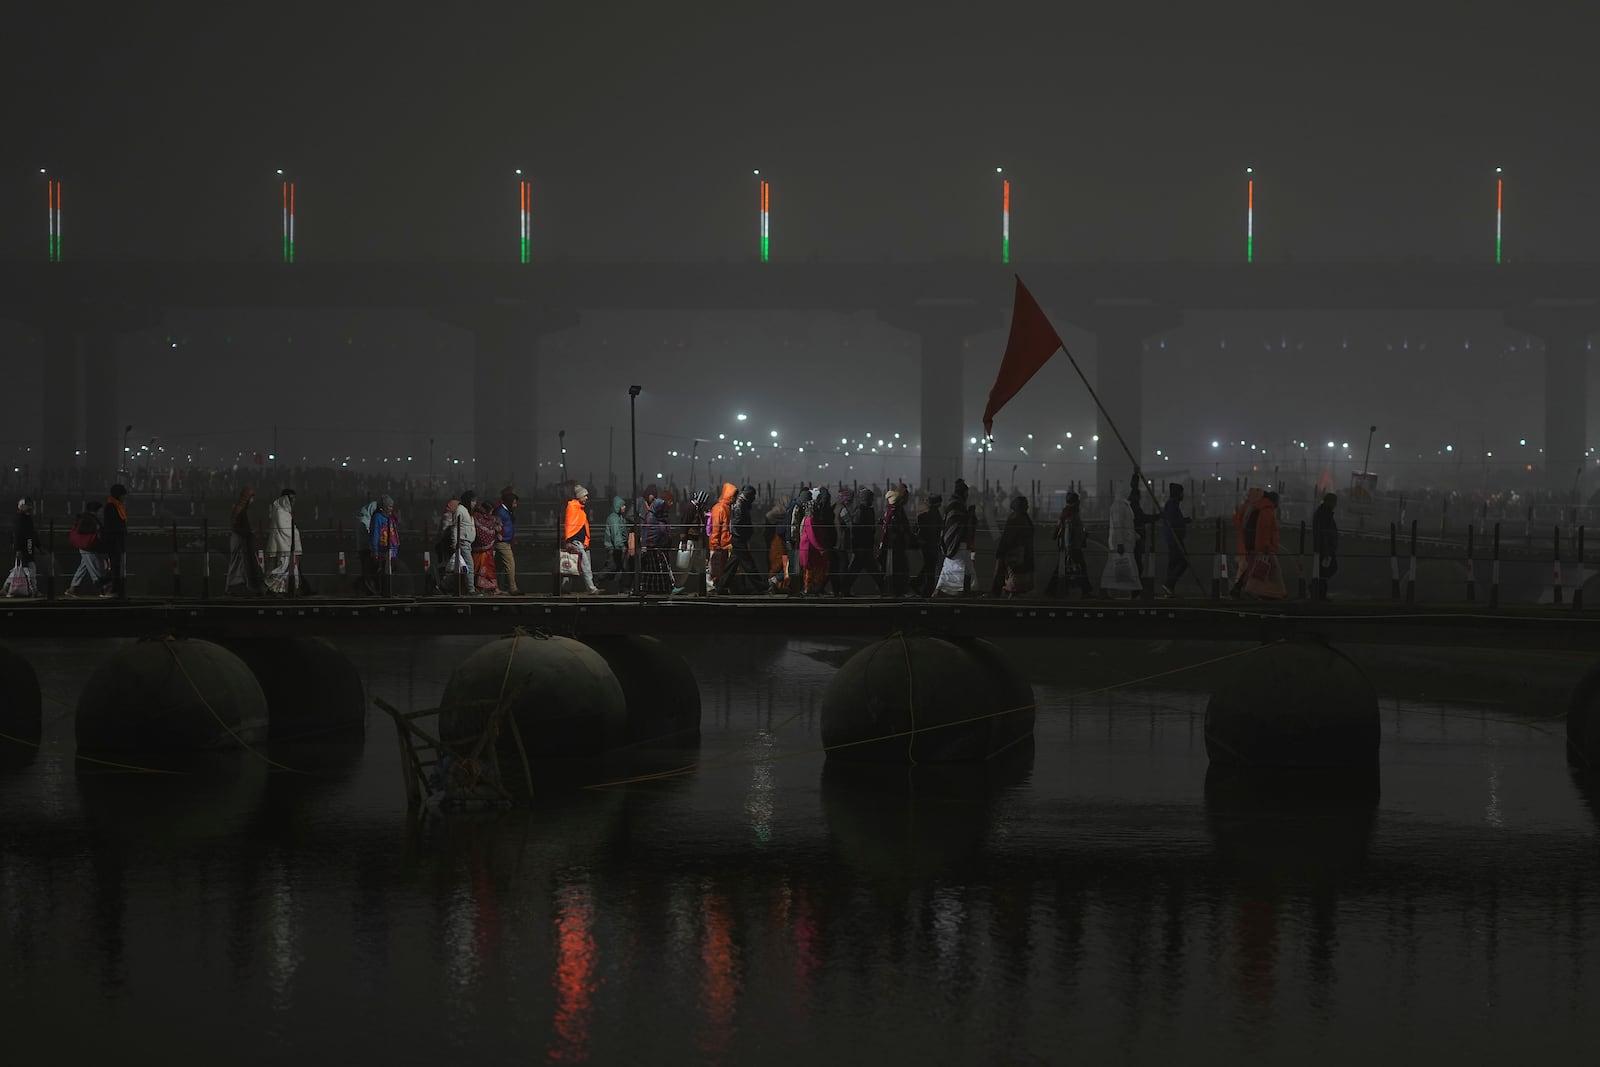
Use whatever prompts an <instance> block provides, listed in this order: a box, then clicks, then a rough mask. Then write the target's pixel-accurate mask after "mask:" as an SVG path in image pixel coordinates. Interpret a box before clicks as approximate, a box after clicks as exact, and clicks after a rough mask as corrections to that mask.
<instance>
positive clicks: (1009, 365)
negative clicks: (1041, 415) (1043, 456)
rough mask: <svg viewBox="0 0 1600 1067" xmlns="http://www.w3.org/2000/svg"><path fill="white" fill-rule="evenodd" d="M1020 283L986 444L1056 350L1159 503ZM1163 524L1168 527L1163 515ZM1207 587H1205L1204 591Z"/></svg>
mask: <svg viewBox="0 0 1600 1067" xmlns="http://www.w3.org/2000/svg"><path fill="white" fill-rule="evenodd" d="M1013 277H1015V278H1016V280H1017V292H1016V297H1015V301H1014V303H1013V304H1012V308H1011V332H1010V334H1009V335H1008V336H1007V337H1006V351H1005V355H1004V357H1002V358H1001V360H1000V372H999V373H998V374H997V375H995V379H994V385H993V386H991V387H990V389H989V402H988V404H986V405H985V406H984V409H983V435H984V440H985V441H986V442H987V440H988V439H989V437H990V436H992V435H993V433H994V417H995V415H996V414H998V413H999V411H1000V409H1001V408H1003V407H1005V406H1006V404H1007V403H1009V402H1010V401H1011V399H1012V398H1013V397H1015V396H1016V395H1017V394H1018V393H1020V392H1021V391H1022V387H1023V386H1024V385H1027V384H1028V382H1029V380H1030V379H1032V378H1033V376H1034V375H1035V374H1037V373H1039V369H1040V368H1041V367H1043V366H1044V365H1045V364H1046V363H1048V362H1049V361H1050V357H1051V356H1054V355H1055V354H1056V352H1057V351H1060V352H1063V353H1065V354H1066V357H1067V362H1069V363H1071V364H1072V369H1073V370H1074V371H1075V372H1077V375H1078V380H1079V381H1081V382H1083V387H1084V389H1085V390H1087V391H1088V393H1089V399H1091V400H1093V401H1094V406H1095V410H1096V411H1098V412H1099V413H1100V417H1101V418H1103V419H1104V420H1105V422H1106V425H1107V426H1108V427H1109V428H1110V430H1111V433H1112V434H1113V436H1115V437H1116V439H1117V444H1119V445H1120V446H1122V451H1123V452H1124V453H1125V454H1126V455H1127V457H1128V460H1129V462H1131V463H1132V464H1133V474H1134V477H1135V478H1136V479H1138V480H1139V481H1141V482H1143V484H1144V486H1145V489H1146V490H1147V491H1148V492H1149V494H1150V496H1151V498H1152V499H1156V500H1159V499H1160V497H1159V496H1158V495H1157V494H1156V490H1155V486H1154V485H1152V484H1151V482H1150V479H1149V478H1148V477H1146V476H1145V474H1144V471H1143V469H1142V468H1141V466H1140V464H1139V457H1138V456H1136V455H1134V454H1133V450H1132V449H1130V448H1129V447H1128V442H1127V441H1126V440H1125V439H1124V438H1123V436H1122V431H1121V430H1119V429H1117V424H1116V421H1115V420H1113V419H1112V418H1111V413H1110V412H1109V411H1107V410H1106V406H1105V405H1104V404H1102V403H1101V402H1100V396H1099V394H1098V393H1096V392H1095V391H1094V386H1092V385H1090V384H1089V379H1088V377H1087V376H1086V375H1085V374H1084V373H1083V368H1082V367H1080V366H1078V361H1077V360H1076V359H1074V358H1073V357H1072V352H1071V351H1070V350H1068V348H1067V346H1066V342H1064V341H1062V340H1061V335H1060V334H1058V333H1056V328H1055V327H1054V326H1052V325H1051V324H1050V319H1049V317H1048V316H1047V315H1045V313H1044V309H1043V308H1041V307H1040V306H1039V302H1038V301H1036V300H1035V299H1034V298H1033V294H1032V293H1030V292H1029V291H1028V287H1027V286H1026V285H1024V284H1022V276H1021V275H1013ZM1162 525H1163V526H1166V518H1165V515H1164V514H1163V517H1162ZM1173 544H1174V547H1175V549H1176V551H1178V552H1181V553H1184V555H1185V557H1186V558H1187V552H1185V551H1184V548H1183V545H1182V542H1179V541H1176V540H1174V541H1173ZM1189 574H1190V576H1191V577H1192V578H1194V580H1195V582H1196V583H1197V584H1198V583H1199V581H1200V579H1199V576H1198V575H1196V574H1195V573H1194V570H1193V568H1190V570H1189ZM1203 588H1204V587H1203V586H1202V589H1203Z"/></svg>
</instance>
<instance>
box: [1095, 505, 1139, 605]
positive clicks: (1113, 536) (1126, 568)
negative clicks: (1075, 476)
mask: <svg viewBox="0 0 1600 1067" xmlns="http://www.w3.org/2000/svg"><path fill="white" fill-rule="evenodd" d="M1138 535H1139V531H1138V529H1137V525H1136V523H1135V521H1134V517H1133V508H1132V507H1131V506H1130V505H1129V504H1128V502H1127V501H1126V500H1123V499H1121V498H1120V497H1118V498H1115V499H1113V500H1112V501H1111V527H1110V531H1109V532H1108V534H1107V535H1106V569H1105V573H1104V574H1102V575H1101V576H1100V588H1101V589H1102V590H1104V591H1106V592H1110V591H1112V590H1117V591H1120V592H1128V593H1140V592H1143V591H1144V582H1143V581H1142V580H1141V579H1140V577H1139V568H1138V566H1137V565H1136V564H1135V563H1134V561H1133V546H1134V542H1135V540H1136V539H1137V537H1138Z"/></svg>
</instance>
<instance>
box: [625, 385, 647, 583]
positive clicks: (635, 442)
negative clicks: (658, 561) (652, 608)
mask: <svg viewBox="0 0 1600 1067" xmlns="http://www.w3.org/2000/svg"><path fill="white" fill-rule="evenodd" d="M641 392H643V390H642V389H640V387H639V386H637V385H630V386H628V439H629V443H630V444H631V445H632V448H633V510H634V516H633V530H634V534H633V591H634V593H636V594H637V595H638V597H639V599H641V600H643V599H644V589H643V588H642V587H641V585H640V577H641V574H642V571H643V569H644V516H643V515H641V514H639V512H641V511H643V510H644V505H643V502H642V501H641V500H640V497H641V496H642V494H641V493H640V492H639V418H638V414H637V409H638V401H639V394H640V393H641Z"/></svg>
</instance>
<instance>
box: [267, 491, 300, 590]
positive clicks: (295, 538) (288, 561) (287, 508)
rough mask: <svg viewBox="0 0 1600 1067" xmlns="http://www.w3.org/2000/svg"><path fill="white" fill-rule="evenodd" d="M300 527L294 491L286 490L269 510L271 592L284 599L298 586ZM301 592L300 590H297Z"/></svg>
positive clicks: (268, 545)
mask: <svg viewBox="0 0 1600 1067" xmlns="http://www.w3.org/2000/svg"><path fill="white" fill-rule="evenodd" d="M300 547H301V546H300V527H299V526H298V524H296V522H295V519H294V490H293V489H285V490H284V491H283V492H281V493H279V494H278V496H277V498H276V499H275V500H273V502H272V504H271V506H270V507H268V508H267V563H268V566H269V567H270V570H268V572H267V590H268V591H269V592H272V593H276V594H277V595H279V596H283V595H284V594H286V593H287V592H288V591H289V582H290V581H291V580H295V581H296V583H297V584H298V579H299V568H298V566H297V563H298V560H299V557H300ZM296 591H297V592H298V590H296Z"/></svg>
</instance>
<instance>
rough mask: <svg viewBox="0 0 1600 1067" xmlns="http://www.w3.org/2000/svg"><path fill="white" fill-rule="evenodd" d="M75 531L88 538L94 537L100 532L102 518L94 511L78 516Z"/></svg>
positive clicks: (74, 525) (74, 526)
mask: <svg viewBox="0 0 1600 1067" xmlns="http://www.w3.org/2000/svg"><path fill="white" fill-rule="evenodd" d="M73 529H74V530H76V531H77V532H78V533H81V534H83V535H85V536H86V537H93V536H94V535H95V534H97V533H99V532H100V516H98V515H96V514H95V513H94V512H92V511H85V512H84V513H83V514H82V515H79V516H78V519H77V522H76V523H74V524H73Z"/></svg>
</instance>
